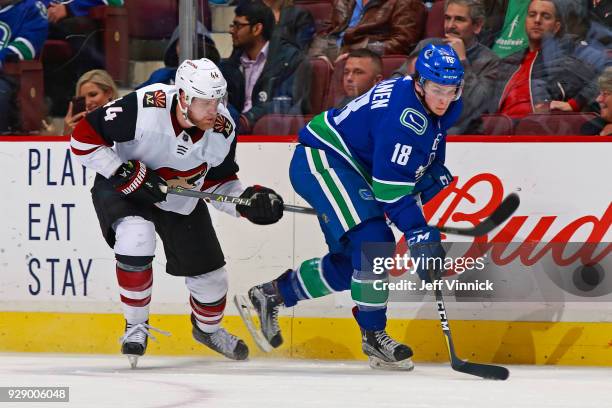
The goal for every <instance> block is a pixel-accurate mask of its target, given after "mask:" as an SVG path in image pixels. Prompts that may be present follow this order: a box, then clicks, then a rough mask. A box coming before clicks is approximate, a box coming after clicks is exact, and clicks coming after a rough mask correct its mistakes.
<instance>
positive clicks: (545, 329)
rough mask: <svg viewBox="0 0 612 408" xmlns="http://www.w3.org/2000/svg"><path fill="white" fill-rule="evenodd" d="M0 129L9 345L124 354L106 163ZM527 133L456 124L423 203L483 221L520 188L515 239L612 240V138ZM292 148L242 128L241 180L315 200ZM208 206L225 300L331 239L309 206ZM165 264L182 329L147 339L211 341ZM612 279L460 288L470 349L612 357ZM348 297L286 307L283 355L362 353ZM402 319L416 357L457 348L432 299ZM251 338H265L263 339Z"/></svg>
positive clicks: (173, 317) (155, 312)
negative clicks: (480, 130) (437, 178)
mask: <svg viewBox="0 0 612 408" xmlns="http://www.w3.org/2000/svg"><path fill="white" fill-rule="evenodd" d="M0 140H1V141H2V142H1V143H0V152H1V153H2V158H3V160H2V161H1V162H0V166H1V167H2V174H4V175H5V176H4V177H3V178H2V180H3V182H2V190H3V195H4V199H3V200H2V201H1V204H0V217H2V224H3V233H2V235H1V237H0V351H37V352H38V351H49V352H93V353H100V352H108V353H116V352H117V350H118V345H117V338H118V337H119V335H120V334H121V331H122V328H123V319H122V318H121V316H120V314H119V313H120V308H119V305H118V292H117V290H116V278H115V273H114V257H113V252H112V250H111V249H110V248H108V247H107V246H106V244H105V243H104V242H103V240H102V238H101V235H100V232H99V228H98V222H97V219H96V217H95V214H94V210H93V207H92V205H91V202H90V196H89V187H90V185H91V182H92V180H93V174H92V173H91V172H90V171H84V170H83V168H82V167H81V166H80V165H78V164H77V163H76V162H75V161H74V160H73V159H72V157H71V156H70V154H69V152H68V141H67V139H65V138H30V139H29V138H8V137H7V138H3V139H0ZM520 140H521V141H520V142H519V141H518V139H517V138H515V139H508V138H502V137H488V138H480V139H467V138H461V137H455V138H451V139H450V143H449V144H448V146H447V164H448V167H449V168H450V169H452V172H453V173H454V175H455V176H456V177H457V178H458V179H457V181H456V184H454V185H453V186H452V189H451V190H449V193H448V194H446V195H445V196H444V197H443V199H442V200H437V201H438V202H433V203H431V204H430V205H428V206H426V207H425V213H426V215H427V216H428V218H429V219H430V220H431V222H436V221H438V220H440V219H443V220H445V223H446V224H448V225H451V224H452V225H461V223H463V225H470V223H476V222H478V221H479V220H480V219H482V218H483V217H484V216H485V215H486V211H487V208H489V207H491V206H493V205H494V204H495V203H496V202H497V201H499V200H500V199H501V197H503V196H504V195H506V194H508V193H510V192H518V193H519V194H520V196H521V200H522V203H521V207H520V208H519V210H518V211H517V213H516V214H515V217H514V218H513V219H511V220H510V221H509V222H508V223H507V224H506V225H505V226H504V227H502V230H503V231H504V234H505V237H506V238H508V239H509V240H511V241H514V242H522V241H524V240H525V239H526V238H529V239H533V237H534V236H537V237H538V238H539V239H541V240H543V241H557V242H559V241H563V240H565V241H566V242H567V241H570V242H572V241H578V242H582V241H586V240H594V241H596V242H610V232H609V226H610V222H611V221H612V208H611V205H610V203H611V195H612V194H611V191H610V183H609V176H608V175H609V174H612V165H611V164H610V160H609V157H612V144H611V143H610V142H611V141H612V140H611V139H610V138H591V137H581V138H572V137H566V138H563V139H560V138H550V137H549V138H521V139H520ZM294 147H295V144H294V143H293V142H292V140H291V138H278V137H277V138H274V137H245V138H242V139H241V143H240V145H239V148H238V162H239V164H240V168H241V170H240V173H239V175H240V178H241V180H243V183H244V184H256V183H257V184H263V185H267V186H270V187H272V188H274V189H275V190H276V191H278V192H279V193H281V194H282V196H283V197H284V199H285V201H286V202H290V203H295V204H299V205H306V203H304V202H303V201H302V200H301V199H300V198H299V197H297V196H296V195H295V193H294V192H293V190H292V188H291V185H290V183H289V178H288V174H287V169H288V165H289V162H290V159H291V154H292V151H293V149H294ZM211 212H212V213H213V217H214V222H215V226H216V229H217V234H218V236H219V239H220V241H221V243H222V246H223V249H224V252H225V255H226V259H227V269H228V271H229V277H230V292H229V296H228V298H231V296H233V294H234V293H238V292H245V291H246V290H247V289H248V288H249V287H250V286H252V285H253V284H256V283H259V282H262V281H264V280H270V279H272V278H274V277H276V276H277V275H279V274H280V273H282V272H283V271H284V270H285V269H287V268H290V267H295V266H298V265H299V264H300V262H301V261H302V260H305V259H308V258H312V257H315V256H320V255H322V254H324V253H325V245H324V241H323V238H322V235H321V233H320V232H319V229H318V222H317V221H316V218H314V217H312V216H306V215H294V214H286V215H285V217H284V218H283V220H282V221H281V222H279V223H278V224H275V225H272V226H266V227H257V226H255V225H252V224H250V223H248V222H246V221H245V220H240V219H233V218H231V217H229V216H227V215H225V214H221V213H216V214H215V211H214V210H213V211H211ZM493 235H495V234H493ZM398 237H399V235H398ZM449 239H450V238H449ZM452 239H455V238H452ZM487 239H489V240H490V239H492V237H488V238H487ZM464 240H465V239H464ZM608 258H609V257H606V258H605V259H604V261H603V264H604V266H605V265H606V262H607V263H609V262H610V261H609V259H608ZM556 262H557V263H558V260H556V259H554V257H552V256H551V258H550V260H549V263H547V264H545V265H544V267H546V268H555V267H556V264H555V263H556ZM164 264H165V259H164V255H163V250H162V248H161V242H159V241H158V249H157V253H156V258H155V263H154V270H155V278H154V289H153V300H152V306H151V311H152V324H153V325H154V326H157V327H160V328H163V329H165V330H169V331H171V332H172V333H173V335H172V337H170V338H162V339H161V340H160V343H155V342H153V343H152V344H151V346H150V350H151V352H152V353H158V354H207V352H206V351H204V350H202V349H201V348H200V347H198V346H197V344H195V343H194V342H193V341H192V340H191V339H190V334H189V333H190V329H189V327H190V324H189V322H188V319H187V318H186V317H185V316H186V315H187V314H188V313H189V308H188V303H187V292H186V289H185V287H184V284H183V281H182V279H179V278H175V277H170V276H168V275H166V274H165V273H164V272H163V270H164ZM611 279H612V278H610V277H609V276H607V275H605V278H604V279H603V280H602V282H600V284H599V286H598V290H600V291H603V292H601V293H602V295H601V296H592V293H591V294H588V293H585V294H583V295H584V296H582V294H580V293H578V294H576V292H575V291H574V292H572V293H569V292H568V293H561V295H562V296H560V297H555V298H554V299H541V300H536V301H534V300H533V299H532V300H531V301H520V302H496V301H495V299H492V300H490V301H486V302H453V301H452V300H453V299H449V300H450V302H449V304H448V305H447V308H448V311H449V315H450V318H451V324H452V328H453V333H454V336H455V337H456V340H455V342H456V343H457V348H458V350H459V353H460V354H463V355H464V357H466V358H469V359H473V360H478V361H497V362H510V363H526V364H529V363H537V364H586V365H612V356H611V354H612V350H611V348H612V334H611V333H612V330H611V329H612V303H611V302H610V300H611V299H612V298H611V296H612V295H611V293H612V282H611V281H610V280H611ZM515 290H517V291H518V290H520V286H519V287H517V288H515ZM558 292H559V291H558ZM560 292H562V291H560ZM351 307H352V302H351V300H350V296H349V295H348V294H346V293H343V294H336V295H333V296H328V297H326V298H322V299H317V300H314V301H310V302H305V303H302V304H300V305H299V307H296V308H293V309H290V310H286V311H284V314H283V318H282V322H281V324H282V327H283V331H284V334H285V345H284V346H283V347H282V348H281V349H280V350H278V351H275V352H274V353H273V355H274V356H277V357H278V356H291V357H300V358H330V359H361V358H362V355H361V351H360V341H359V334H358V330H357V328H356V325H355V323H354V321H353V320H352V318H351V313H350V308H351ZM226 312H227V317H226V320H225V321H226V326H227V327H228V328H229V329H230V330H232V331H234V332H236V333H237V334H240V335H241V336H243V337H245V338H246V337H248V336H247V334H246V330H245V329H244V328H243V327H242V324H241V323H240V322H239V320H238V318H237V317H236V316H235V314H236V311H235V309H233V306H232V305H228V308H227V310H226ZM389 317H390V319H391V320H390V323H389V331H390V332H391V333H392V334H393V335H394V336H395V337H396V338H398V339H400V340H404V341H406V342H408V343H409V344H410V345H411V346H412V347H413V349H414V350H415V359H416V360H418V361H445V360H446V358H447V357H446V354H445V353H446V352H445V348H444V343H443V338H442V336H441V334H440V331H439V327H438V325H439V322H438V321H437V317H436V314H435V309H434V306H433V304H432V303H431V301H430V300H429V299H428V298H423V299H421V300H420V301H411V302H393V303H390V305H389ZM75 328H78V333H80V334H76V333H75ZM82 333H87V335H84V334H82ZM249 344H250V345H253V344H252V343H251V342H250V339H249ZM251 349H252V350H254V346H253V347H251ZM462 351H463V353H462ZM254 354H255V355H258V354H257V353H256V352H255V353H254Z"/></svg>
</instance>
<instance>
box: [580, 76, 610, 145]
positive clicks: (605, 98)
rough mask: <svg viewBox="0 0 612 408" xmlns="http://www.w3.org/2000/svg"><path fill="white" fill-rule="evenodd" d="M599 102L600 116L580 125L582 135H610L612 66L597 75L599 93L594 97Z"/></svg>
mask: <svg viewBox="0 0 612 408" xmlns="http://www.w3.org/2000/svg"><path fill="white" fill-rule="evenodd" d="M596 101H597V103H598V104H599V109H600V116H599V117H597V118H595V119H593V120H591V121H589V122H587V123H585V124H584V125H583V126H582V129H581V133H582V134H583V135H600V136H609V135H612V67H607V68H606V69H605V70H604V71H603V72H602V74H601V76H600V77H599V95H597V99H596Z"/></svg>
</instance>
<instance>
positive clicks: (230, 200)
mask: <svg viewBox="0 0 612 408" xmlns="http://www.w3.org/2000/svg"><path fill="white" fill-rule="evenodd" d="M160 190H162V192H164V193H167V194H174V195H180V196H186V197H195V198H201V199H202V200H204V201H206V202H208V203H210V202H212V201H217V202H219V203H227V204H234V205H251V200H250V199H249V198H240V197H232V196H228V195H224V194H215V193H206V192H204V191H194V190H187V189H184V188H181V187H167V186H160ZM283 208H284V209H285V210H286V211H291V212H295V213H301V214H315V215H316V214H317V212H316V211H315V210H314V209H312V208H308V207H300V206H299V205H291V204H283Z"/></svg>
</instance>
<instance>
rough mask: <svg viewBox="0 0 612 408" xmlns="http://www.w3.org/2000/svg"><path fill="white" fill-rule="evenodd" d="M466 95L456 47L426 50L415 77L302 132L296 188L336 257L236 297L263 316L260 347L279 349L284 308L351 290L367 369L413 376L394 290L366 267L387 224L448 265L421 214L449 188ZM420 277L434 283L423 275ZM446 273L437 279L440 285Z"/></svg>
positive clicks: (383, 86) (293, 173)
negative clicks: (394, 316)
mask: <svg viewBox="0 0 612 408" xmlns="http://www.w3.org/2000/svg"><path fill="white" fill-rule="evenodd" d="M462 87H463V67H462V66H461V63H460V61H459V57H458V56H457V54H456V53H455V51H454V50H453V49H452V47H450V46H449V45H438V46H434V45H428V46H427V47H425V48H424V49H423V50H422V51H421V53H420V54H419V57H418V59H417V61H416V74H415V75H414V76H413V77H410V76H407V77H405V78H399V79H391V80H387V81H383V82H381V83H379V84H377V85H376V86H374V87H373V88H372V89H370V91H368V92H367V93H365V94H364V95H362V96H360V97H358V98H356V99H355V100H353V101H352V102H350V103H349V104H348V105H347V106H346V107H344V108H343V109H331V110H329V111H326V112H323V113H321V114H319V115H318V116H316V117H314V118H313V120H312V121H311V122H310V123H308V125H307V126H306V127H305V128H303V129H302V130H301V132H300V134H299V145H298V146H297V148H296V150H295V153H294V155H293V159H292V161H291V166H290V178H291V183H292V185H293V187H294V189H295V190H296V192H297V193H298V194H299V195H300V196H302V197H303V198H304V199H305V200H306V201H308V203H309V204H310V205H312V206H313V207H314V208H315V209H316V211H317V214H318V216H319V223H320V226H321V229H322V230H323V233H324V235H325V239H326V242H327V245H328V247H329V253H328V254H326V255H325V256H323V257H322V258H315V259H310V260H307V261H304V262H303V263H302V264H301V265H300V266H299V267H298V268H297V269H289V270H287V271H286V272H285V273H283V274H282V275H281V276H279V277H278V278H276V279H274V280H273V281H271V282H267V283H264V284H261V285H258V286H255V287H253V288H251V289H250V290H249V293H248V299H247V298H245V297H243V296H237V297H236V303H237V306H238V308H239V311H240V312H241V315H242V317H243V319H244V320H245V322H247V319H248V315H247V312H248V305H247V306H246V308H245V303H246V302H250V303H251V306H252V307H253V308H254V309H255V310H256V312H257V313H258V315H259V319H260V330H261V333H258V332H255V333H253V331H252V333H253V334H254V337H255V339H256V340H258V339H259V343H261V342H262V340H265V341H267V343H269V346H271V347H278V346H280V344H281V343H282V341H283V340H282V336H281V333H280V329H279V327H278V320H277V316H278V308H279V307H280V306H285V307H291V306H294V305H295V304H296V303H298V302H299V301H302V300H305V299H311V298H317V297H321V296H325V295H328V294H330V293H332V292H339V291H344V290H349V289H350V290H351V296H352V298H353V300H354V302H355V304H356V307H355V308H353V314H354V317H355V319H356V320H357V323H358V324H359V327H360V329H361V333H362V349H363V352H364V353H365V354H366V355H367V356H368V357H369V359H370V365H371V366H372V367H374V368H377V367H393V368H399V369H406V370H410V369H412V368H413V364H412V361H411V356H412V350H411V349H410V347H408V346H407V345H404V344H400V343H398V342H396V341H395V340H393V339H392V338H391V337H389V335H388V334H387V332H386V331H385V326H386V320H387V319H386V311H387V300H388V291H383V290H375V288H374V281H375V280H380V279H381V276H380V275H374V273H373V271H372V270H368V268H367V267H364V266H362V264H361V254H362V245H363V244H364V243H367V242H387V243H395V238H394V236H393V233H392V231H391V229H390V228H389V226H388V225H387V223H386V220H385V215H386V216H387V217H388V218H389V219H390V220H391V221H392V222H393V223H394V224H395V226H396V227H397V228H398V229H399V230H400V231H401V232H403V233H404V235H405V237H406V240H407V243H408V245H409V247H410V252H411V256H412V257H414V258H417V257H423V258H438V257H444V254H445V253H444V249H443V248H442V246H441V244H440V233H439V231H438V230H437V229H436V228H433V227H430V226H428V225H427V223H426V221H425V218H424V216H423V212H422V209H421V206H422V203H425V202H427V201H428V200H429V199H431V198H432V197H433V196H434V195H436V194H437V193H438V192H439V191H440V190H441V189H442V188H444V187H445V186H446V185H448V184H449V182H450V181H451V180H452V176H451V174H450V173H449V172H448V170H447V169H446V167H445V166H444V156H445V144H446V141H445V139H446V130H447V129H448V128H450V127H451V126H452V125H453V124H454V123H455V121H456V120H457V118H458V117H459V115H460V114H461V105H462V102H461V91H462ZM417 273H418V274H419V277H420V278H421V279H423V280H427V281H429V280H430V276H429V272H428V271H427V270H425V269H424V268H419V269H418V270H417ZM441 273H442V271H440V270H437V271H433V274H434V277H435V278H438V277H440V275H441ZM378 287H380V286H378ZM248 325H249V323H248V322H247V326H248ZM252 327H253V326H252ZM262 334H263V338H262V336H261V335H262ZM258 337H259V338H258ZM269 346H268V349H270V347H269ZM264 348H265V347H264Z"/></svg>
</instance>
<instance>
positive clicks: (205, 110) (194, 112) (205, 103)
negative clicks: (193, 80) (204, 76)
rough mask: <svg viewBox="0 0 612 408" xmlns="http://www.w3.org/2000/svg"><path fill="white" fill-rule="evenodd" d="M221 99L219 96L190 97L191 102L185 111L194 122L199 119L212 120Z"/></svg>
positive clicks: (215, 115) (199, 120)
mask: <svg viewBox="0 0 612 408" xmlns="http://www.w3.org/2000/svg"><path fill="white" fill-rule="evenodd" d="M221 100H222V99H221V98H215V99H203V98H191V103H190V104H189V109H188V111H187V114H188V116H189V119H190V120H191V121H192V122H193V123H196V124H197V123H198V122H201V121H210V120H213V121H214V119H215V118H216V117H217V110H218V108H219V104H220V103H221Z"/></svg>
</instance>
